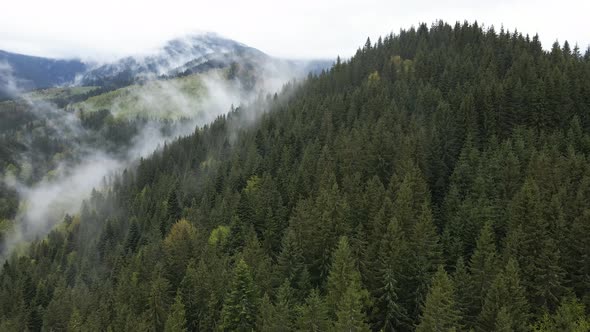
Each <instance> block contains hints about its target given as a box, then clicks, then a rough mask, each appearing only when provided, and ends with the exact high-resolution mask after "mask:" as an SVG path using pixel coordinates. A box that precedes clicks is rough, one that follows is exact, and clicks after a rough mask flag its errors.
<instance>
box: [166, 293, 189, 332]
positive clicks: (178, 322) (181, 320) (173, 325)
mask: <svg viewBox="0 0 590 332" xmlns="http://www.w3.org/2000/svg"><path fill="white" fill-rule="evenodd" d="M164 331H165V332H181V331H186V318H185V310H184V305H183V304H182V300H181V297H180V294H177V295H176V297H175V298H174V304H172V307H171V308H170V314H169V315H168V318H167V319H166V325H165V327H164Z"/></svg>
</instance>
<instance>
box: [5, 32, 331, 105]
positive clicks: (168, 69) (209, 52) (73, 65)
mask: <svg viewBox="0 0 590 332" xmlns="http://www.w3.org/2000/svg"><path fill="white" fill-rule="evenodd" d="M232 64H239V65H240V66H242V67H245V68H250V69H256V70H259V71H262V70H265V69H269V70H274V75H276V74H277V73H278V71H282V72H286V71H288V72H289V73H291V74H292V75H293V76H302V74H306V73H307V72H309V71H312V72H318V71H321V70H322V69H325V68H328V67H329V66H330V65H331V64H332V61H328V60H312V61H293V60H283V59H277V58H273V57H270V56H268V55H266V54H265V53H263V52H261V51H259V50H257V49H255V48H252V47H249V46H246V45H244V44H242V43H239V42H237V41H234V40H230V39H226V38H223V37H220V36H218V35H217V34H215V33H203V34H198V35H191V36H186V37H183V38H177V39H174V40H171V41H168V42H167V43H166V44H164V46H162V47H160V48H157V49H155V50H153V51H152V52H151V53H147V54H144V55H133V56H127V57H124V58H122V59H119V60H116V61H113V62H108V63H103V64H100V65H96V64H93V63H88V62H82V61H80V60H56V59H48V58H41V57H34V56H28V55H21V54H15V53H9V52H4V51H0V98H1V97H7V96H9V95H13V94H14V92H16V91H18V92H22V91H30V90H33V89H40V88H50V87H56V86H61V85H64V84H69V85H72V84H74V85H82V86H101V87H105V88H110V89H113V88H119V87H123V86H126V85H130V84H133V83H136V82H141V81H145V80H150V79H156V78H162V77H175V76H182V75H190V74H195V73H203V72H206V71H208V70H211V69H219V68H228V67H230V66H231V65H232ZM15 89H16V90H15ZM13 90H14V91H13Z"/></svg>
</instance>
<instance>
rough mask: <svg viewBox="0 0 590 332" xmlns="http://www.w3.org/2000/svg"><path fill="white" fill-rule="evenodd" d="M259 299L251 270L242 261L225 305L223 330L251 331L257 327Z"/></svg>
mask: <svg viewBox="0 0 590 332" xmlns="http://www.w3.org/2000/svg"><path fill="white" fill-rule="evenodd" d="M257 302H258V301H257V297H256V290H255V288H254V281H253V280H252V275H251V273H250V268H249V267H248V265H247V264H246V262H244V260H243V259H240V260H239V261H238V262H237V263H236V267H235V269H234V276H233V280H232V282H231V286H230V289H229V293H228V294H227V296H226V297H225V301H224V303H223V310H222V312H221V317H222V321H223V322H222V329H223V330H224V331H250V330H252V329H253V328H254V327H255V322H256V315H257Z"/></svg>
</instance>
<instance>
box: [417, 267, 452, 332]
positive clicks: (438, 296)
mask: <svg viewBox="0 0 590 332" xmlns="http://www.w3.org/2000/svg"><path fill="white" fill-rule="evenodd" d="M460 320H461V316H460V313H459V310H458V308H457V304H456V302H455V290H454V286H453V283H452V281H451V279H450V278H449V276H448V275H447V272H446V271H445V270H444V268H443V267H442V265H440V266H439V268H438V270H437V272H436V274H435V275H434V279H433V281H432V286H431V288H430V291H429V292H428V295H427V296H426V302H425V303H424V308H423V310H422V315H421V316H420V324H418V326H416V332H427V331H428V332H429V331H453V330H456V331H459V330H461V326H460V325H459V322H460Z"/></svg>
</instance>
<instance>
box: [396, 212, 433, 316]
mask: <svg viewBox="0 0 590 332" xmlns="http://www.w3.org/2000/svg"><path fill="white" fill-rule="evenodd" d="M408 243H409V250H410V251H409V252H410V257H409V261H410V266H409V269H408V272H407V273H408V275H409V281H408V282H409V284H408V286H409V289H408V286H403V287H402V289H408V290H409V294H406V297H407V298H406V301H407V303H408V304H409V306H408V307H407V309H408V313H409V314H410V317H411V318H412V319H416V318H417V317H418V312H419V310H420V306H421V304H422V303H423V301H424V298H425V297H426V294H427V293H428V289H429V287H430V283H431V281H432V277H433V276H434V274H435V273H436V270H437V266H438V265H440V263H442V258H441V248H440V244H439V239H438V234H437V233H436V227H435V226H434V223H433V222H432V213H431V212H430V208H429V207H428V205H427V204H424V206H423V207H422V215H421V216H420V219H419V220H418V222H417V223H416V224H415V225H414V227H413V229H412V232H411V235H410V238H409V241H408Z"/></svg>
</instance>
